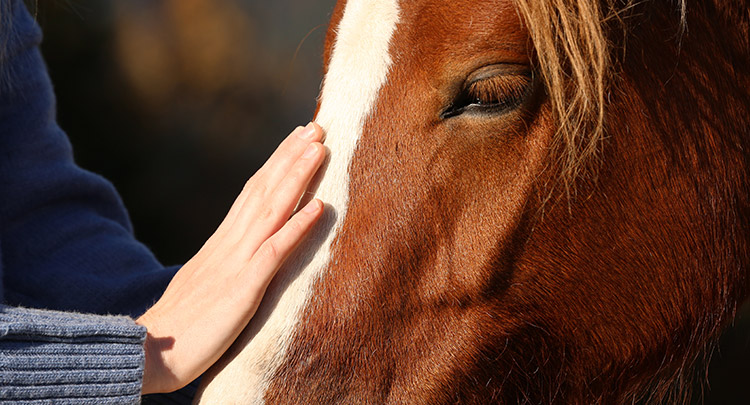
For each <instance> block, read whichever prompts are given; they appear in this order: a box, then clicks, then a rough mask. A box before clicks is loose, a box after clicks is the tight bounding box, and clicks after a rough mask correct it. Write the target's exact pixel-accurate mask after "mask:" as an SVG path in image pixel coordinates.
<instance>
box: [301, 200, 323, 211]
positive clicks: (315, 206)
mask: <svg viewBox="0 0 750 405" xmlns="http://www.w3.org/2000/svg"><path fill="white" fill-rule="evenodd" d="M319 209H320V201H319V200H317V199H315V198H313V199H312V200H311V201H310V202H309V203H307V205H305V208H303V209H302V211H304V212H306V213H308V214H312V213H313V212H315V211H317V210H319Z"/></svg>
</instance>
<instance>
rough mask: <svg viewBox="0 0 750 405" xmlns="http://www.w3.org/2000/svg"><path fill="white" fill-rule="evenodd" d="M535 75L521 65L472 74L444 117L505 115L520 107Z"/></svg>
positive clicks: (497, 67) (486, 69) (496, 67)
mask: <svg viewBox="0 0 750 405" xmlns="http://www.w3.org/2000/svg"><path fill="white" fill-rule="evenodd" d="M531 83H532V78H531V72H530V71H529V70H528V69H527V68H525V67H521V66H518V65H510V66H508V65H493V66H488V67H484V68H482V69H479V70H477V71H476V72H474V73H472V74H471V75H470V76H469V78H468V79H467V80H466V82H465V84H464V86H463V87H462V89H461V91H460V93H459V94H458V96H457V97H456V98H455V99H454V101H453V102H452V104H451V105H450V107H448V109H446V110H445V111H444V112H443V113H442V114H441V118H450V117H455V116H457V115H461V114H464V113H479V114H502V113H505V112H508V111H510V110H512V109H514V108H516V107H518V106H520V105H521V103H522V102H523V100H524V97H525V96H526V95H527V94H528V93H529V91H530V89H531Z"/></svg>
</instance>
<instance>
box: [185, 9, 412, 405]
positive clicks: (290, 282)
mask: <svg viewBox="0 0 750 405" xmlns="http://www.w3.org/2000/svg"><path fill="white" fill-rule="evenodd" d="M398 20H399V7H398V0H349V1H348V2H347V4H346V8H345V9H344V14H343V17H342V19H341V21H340V23H339V25H338V27H337V32H338V35H337V38H336V42H335V45H334V48H333V53H332V56H331V60H330V63H329V66H328V73H327V74H326V77H325V79H324V84H323V90H322V93H321V105H320V110H319V112H318V115H317V118H316V122H317V123H318V124H320V126H321V127H322V128H323V129H324V131H325V133H326V141H325V145H326V147H327V148H328V149H329V150H330V156H329V161H328V162H327V166H326V168H325V169H324V175H323V176H322V179H321V181H320V184H319V186H318V187H317V190H316V196H317V197H318V198H320V199H321V200H323V201H324V202H325V203H326V211H325V214H324V216H323V218H321V220H320V222H319V223H318V225H316V227H315V229H313V231H312V232H311V233H310V235H309V237H308V238H307V239H306V240H305V241H304V242H303V244H302V245H301V246H300V247H299V248H298V249H297V251H296V252H295V253H294V254H293V256H292V257H290V258H289V260H288V261H287V263H286V265H285V266H284V267H283V268H282V269H281V270H280V271H279V273H278V275H277V276H276V278H275V279H274V281H273V282H272V284H271V285H270V286H269V288H268V292H267V293H266V296H265V298H264V299H263V303H262V304H261V306H260V308H259V309H258V312H257V313H256V315H255V317H254V318H253V319H252V321H251V322H250V324H249V325H248V326H247V328H246V329H245V331H244V332H243V333H242V334H241V335H240V336H239V338H238V339H237V341H236V342H235V344H234V345H233V346H232V347H231V348H230V350H229V351H228V352H227V353H226V354H225V355H224V357H223V358H222V359H221V360H219V361H218V362H217V363H216V365H215V366H214V367H213V368H212V369H211V370H209V371H208V372H207V373H206V375H205V376H204V379H203V384H202V386H201V389H200V391H199V393H198V396H197V397H196V403H202V404H213V403H220V404H239V403H241V404H250V403H252V404H257V403H263V402H264V398H263V397H264V393H265V392H266V389H267V388H268V386H269V384H270V382H271V380H272V378H273V376H274V374H275V372H276V370H277V369H278V367H279V366H280V364H281V362H282V361H283V359H284V355H285V353H286V349H287V347H288V345H289V343H290V342H291V339H292V336H293V334H294V331H295V328H296V324H297V323H298V321H299V319H300V317H301V316H302V311H303V310H304V308H305V306H306V303H307V302H308V300H310V299H314V296H313V293H314V289H313V288H314V285H315V281H316V280H317V279H318V278H319V277H320V276H321V275H322V274H323V273H324V271H325V269H326V267H327V265H328V263H329V261H330V252H331V244H332V242H333V240H334V239H335V237H336V235H337V234H338V230H339V228H340V226H341V224H342V222H343V220H344V217H345V216H346V211H347V204H348V199H349V195H348V194H349V190H348V183H349V175H348V170H349V165H350V162H351V159H352V156H353V155H354V150H355V147H356V145H357V141H358V140H359V137H360V135H361V134H362V127H363V124H364V121H365V119H366V118H367V117H368V115H369V114H370V112H371V110H372V108H373V105H374V104H375V101H376V99H377V96H378V93H379V91H380V88H381V87H382V86H383V84H384V83H385V81H386V78H387V75H388V72H389V69H390V66H391V63H392V62H391V57H390V54H389V44H390V40H391V37H392V35H393V32H394V31H395V29H396V24H397V23H398Z"/></svg>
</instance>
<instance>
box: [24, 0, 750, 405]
mask: <svg viewBox="0 0 750 405" xmlns="http://www.w3.org/2000/svg"><path fill="white" fill-rule="evenodd" d="M29 3H34V1H29ZM334 3H335V1H334V0H128V1H119V2H115V1H112V0H56V1H44V2H38V4H36V5H35V4H30V8H31V9H32V10H36V15H37V20H38V21H39V23H40V25H41V26H42V28H43V30H44V32H45V39H44V42H43V45H42V51H43V53H44V55H45V58H46V60H47V63H48V65H49V70H50V75H51V76H52V81H53V83H54V84H55V89H56V93H57V97H58V103H59V107H58V118H59V122H60V125H61V126H62V128H63V129H65V130H66V131H67V133H68V135H69V136H70V138H71V140H72V142H73V145H74V147H75V153H76V160H77V161H78V163H79V164H80V165H81V166H83V167H84V168H86V169H89V170H92V171H94V172H97V173H100V174H102V175H104V176H105V177H107V178H108V179H110V180H111V181H112V182H113V183H114V184H115V186H116V187H117V189H118V190H119V191H120V193H121V195H122V197H123V199H124V200H125V205H126V206H127V207H128V209H129V211H130V214H131V218H132V220H133V223H134V226H135V232H136V235H137V237H138V238H139V239H140V240H141V241H143V242H144V243H145V244H146V245H148V246H149V247H151V249H152V250H153V251H154V252H155V254H156V255H157V257H159V259H160V260H161V261H162V262H163V263H165V264H176V263H183V262H185V261H186V260H188V259H189V258H190V257H191V256H192V255H193V254H194V253H195V252H197V251H198V249H199V248H200V246H201V245H202V243H203V242H204V241H205V240H206V239H207V238H208V237H209V236H210V235H211V233H212V232H213V230H214V229H215V227H216V226H217V225H218V224H219V222H220V220H221V219H222V218H223V216H224V214H225V213H226V211H227V210H228V208H229V206H230V205H231V203H232V201H233V200H234V198H235V197H236V195H237V194H238V193H239V191H240V190H241V189H242V186H243V184H244V182H245V180H246V179H247V178H249V177H250V176H251V175H252V174H253V173H254V172H255V171H256V170H257V169H258V168H259V167H260V165H261V164H262V163H263V162H264V161H265V160H266V158H267V157H268V156H269V155H270V154H271V152H272V151H273V149H274V148H275V146H276V145H277V144H278V143H279V142H280V141H281V139H283V137H284V136H285V135H286V134H287V133H288V132H290V131H291V130H292V129H293V128H294V127H295V126H296V125H304V124H306V123H307V122H308V121H309V120H310V119H311V118H312V115H313V112H314V109H315V103H316V100H315V98H316V96H317V94H318V90H319V86H320V81H321V66H322V60H321V55H322V51H323V39H324V35H325V32H326V27H327V22H328V18H329V16H330V13H331V11H332V9H333V5H334ZM749 312H750V311H748V310H747V309H745V310H743V311H742V313H743V314H747V313H749ZM749 353H750V317H748V316H741V317H739V318H738V319H737V320H736V322H735V325H734V327H733V328H731V329H730V330H729V331H728V332H727V333H725V335H724V338H723V339H722V344H721V347H720V349H719V350H718V351H717V352H715V353H714V356H713V358H712V364H711V368H710V373H709V386H707V387H704V389H703V393H702V395H701V392H700V391H701V390H700V389H697V390H696V395H695V396H694V401H693V402H694V403H696V404H699V403H706V404H750V354H749Z"/></svg>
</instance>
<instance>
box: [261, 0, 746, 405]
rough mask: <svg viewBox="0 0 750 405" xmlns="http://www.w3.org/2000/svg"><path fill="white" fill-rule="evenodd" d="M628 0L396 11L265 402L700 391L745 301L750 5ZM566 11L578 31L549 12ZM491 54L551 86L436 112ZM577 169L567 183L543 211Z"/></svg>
mask: <svg viewBox="0 0 750 405" xmlns="http://www.w3.org/2000/svg"><path fill="white" fill-rule="evenodd" d="M542 3H545V4H546V5H551V4H554V5H556V7H555V8H551V9H550V8H547V7H543V6H542ZM626 3H627V6H626V8H622V9H615V8H614V7H615V3H611V4H610V3H609V2H604V3H601V2H597V3H596V5H594V3H593V2H592V1H585V0H578V1H571V2H562V1H561V2H545V1H543V0H538V1H532V0H517V3H512V2H511V1H510V0H492V1H490V0H487V1H482V2H477V1H473V0H453V1H451V2H445V1H437V0H412V1H409V2H402V3H401V7H402V10H401V13H402V19H401V24H400V25H399V27H398V29H397V32H396V34H395V36H394V39H393V41H392V44H391V55H392V57H393V59H394V64H393V69H392V71H391V72H390V75H389V78H388V83H387V84H386V85H385V86H384V87H383V89H382V90H381V92H380V95H379V99H378V101H377V104H376V106H375V109H374V113H373V114H372V116H371V117H370V118H369V119H368V120H367V122H366V123H365V128H364V132H363V135H362V138H361V140H360V144H359V146H358V149H357V152H356V155H355V159H354V160H353V163H352V166H351V188H350V207H349V210H348V212H347V216H346V219H345V221H344V224H343V227H342V229H341V231H340V233H339V236H338V238H337V240H336V241H335V244H334V247H333V256H332V260H331V264H330V266H329V268H328V269H327V272H326V274H325V276H324V277H323V278H322V279H321V280H320V281H319V282H318V284H317V285H316V290H315V293H314V294H315V295H314V298H313V300H312V301H311V302H310V303H309V305H308V307H307V309H306V310H305V313H304V315H303V319H302V321H301V324H300V325H299V329H298V330H297V331H296V334H295V338H294V341H293V344H292V346H291V347H290V349H289V351H288V352H287V357H286V360H285V363H284V365H283V367H282V368H281V369H280V370H279V371H278V374H277V376H276V378H275V379H274V381H273V382H272V384H271V386H270V387H269V390H268V392H267V393H266V399H267V400H268V401H269V402H271V403H273V402H292V403H331V402H344V403H420V404H421V403H462V404H463V403H477V404H486V403H506V404H516V403H543V404H553V403H554V404H593V403H602V404H620V403H631V402H633V401H638V400H646V401H649V402H653V403H659V402H663V401H668V402H670V403H681V402H685V401H686V400H687V398H688V397H689V394H690V393H689V390H688V389H687V387H689V385H690V382H691V379H692V374H691V373H692V370H693V367H694V366H695V364H696V362H697V360H698V359H699V356H700V355H701V353H703V352H704V349H705V348H706V346H707V345H710V343H711V342H712V341H713V339H715V337H716V336H717V334H718V332H719V331H720V329H721V327H722V325H723V324H724V323H725V322H726V321H727V320H728V319H730V318H731V317H732V315H733V312H734V310H735V308H736V306H737V303H738V302H739V301H740V300H742V299H744V297H745V296H746V295H747V293H748V288H747V287H748V285H747V271H748V268H749V267H750V257H748V254H749V252H750V187H748V184H749V183H748V180H749V179H748V176H749V175H750V152H749V151H750V133H748V131H749V130H748V128H750V93H749V92H750V76H749V75H750V73H749V72H750V49H749V48H750V47H749V46H748V37H749V36H748V34H749V32H748V24H749V21H748V20H749V19H748V11H747V10H748V2H747V1H735V2H723V1H722V2H720V1H716V2H713V1H708V0H707V1H702V2H699V1H697V0H696V1H694V2H688V3H687V4H686V8H684V9H683V7H682V6H681V5H680V4H676V3H670V2H664V1H661V0H651V1H642V2H626ZM617 4H619V3H617ZM623 7H625V6H623ZM574 9H575V10H577V12H578V14H575V13H573V12H572V11H570V10H574ZM584 9H586V10H588V11H585V12H584ZM342 10H343V2H340V4H339V5H338V6H337V9H336V11H335V12H334V19H333V21H332V24H331V27H332V28H331V30H330V31H329V39H328V45H327V51H326V55H330V49H331V44H332V41H333V40H334V39H335V26H336V22H337V20H338V19H339V18H340V17H341V14H342ZM519 10H520V12H519ZM524 10H525V11H524ZM544 10H547V11H544ZM565 10H568V11H570V12H571V13H573V14H571V15H568V14H566V15H567V16H568V17H570V20H569V22H568V23H567V24H564V23H562V22H560V24H561V26H566V27H568V28H564V29H559V27H555V26H553V27H552V29H551V31H550V30H547V29H545V28H543V27H539V26H536V24H546V23H548V22H550V19H554V18H559V15H560V14H559V13H562V12H565ZM601 10H607V12H606V13H605V12H602V11H601ZM539 13H541V14H539ZM544 13H547V15H546V16H545V15H542V14H544ZM613 13H615V14H616V15H617V16H618V18H619V20H617V21H616V22H613V21H615V20H612V19H609V20H607V19H606V18H602V16H604V15H614V14H613ZM575 24H581V25H582V26H580V27H572V25H575ZM592 24H593V26H592ZM584 26H585V27H584ZM568 35H573V37H572V38H569V39H570V41H567V42H568V43H567V44H562V43H560V41H563V42H565V41H566V36H568ZM550 41H552V42H551V43H550ZM590 41H603V42H599V43H597V44H595V43H590ZM530 44H533V48H535V52H533V51H532V46H530ZM545 47H547V48H546V50H545ZM552 49H554V52H553V51H551V50H552ZM550 52H552V53H553V54H554V55H552V56H550ZM544 55H547V56H544ZM492 63H511V64H515V65H523V66H529V68H531V69H533V68H534V66H536V69H537V70H541V72H540V75H541V76H543V77H544V81H543V82H542V83H536V85H535V89H534V90H533V91H532V92H530V93H529V97H528V99H527V100H526V101H525V102H524V103H523V104H522V105H521V107H520V108H519V109H518V110H514V111H511V112H508V113H506V114H502V115H497V114H494V115H493V114H489V115H465V116H457V117H453V118H449V119H443V118H441V116H440V111H441V110H442V109H443V107H444V106H445V105H446V104H448V103H449V102H450V100H451V99H452V97H453V95H454V93H455V89H456V86H457V85H456V83H459V84H460V83H462V82H463V80H465V78H466V77H467V76H468V75H470V74H471V73H472V72H474V71H475V70H476V69H477V68H479V67H481V66H486V65H488V64H492ZM576 65H578V66H576ZM538 76H539V75H538ZM577 87H585V88H584V89H578V88H577ZM571 91H572V93H571ZM571 109H573V110H574V111H572V112H571V111H570V110H571ZM566 120H569V121H566ZM566 122H567V123H566ZM566 125H567V128H563V127H565V126H566ZM580 130H584V131H583V132H579V131H580ZM561 134H562V135H561ZM603 134H606V137H605V136H604V135H603ZM560 137H562V138H560ZM559 139H563V141H559ZM594 150H598V151H599V152H598V155H599V156H600V159H587V155H589V154H591V153H592V151H594ZM561 161H562V162H566V163H564V164H563V165H559V164H557V163H558V162H561ZM580 165H585V166H580ZM573 167H575V168H573ZM581 167H588V168H590V169H591V170H590V171H589V169H581ZM571 168H573V169H571ZM571 170H572V171H571ZM594 172H595V173H596V174H597V175H596V176H595V177H593V176H582V175H580V174H581V173H594ZM570 173H574V174H576V175H577V176H574V177H573V178H572V179H574V181H575V190H576V192H575V194H574V195H572V196H571V197H570V198H569V199H565V200H556V199H552V200H550V201H549V202H548V203H547V204H545V203H544V202H545V200H546V197H547V196H548V195H549V192H550V190H549V188H550V187H551V186H550V185H552V184H556V183H555V182H556V180H555V179H558V178H560V176H563V177H565V176H568V175H569V174H570ZM542 207H543V210H542ZM542 213H543V215H542Z"/></svg>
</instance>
